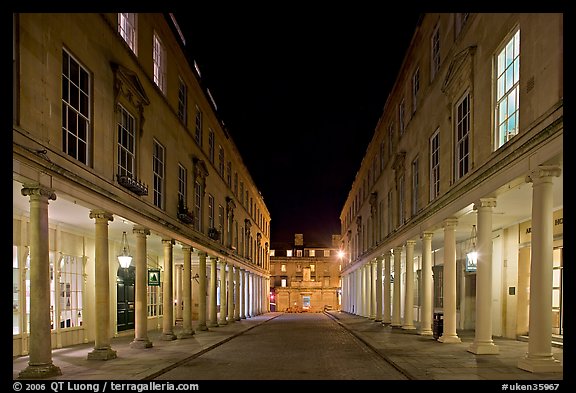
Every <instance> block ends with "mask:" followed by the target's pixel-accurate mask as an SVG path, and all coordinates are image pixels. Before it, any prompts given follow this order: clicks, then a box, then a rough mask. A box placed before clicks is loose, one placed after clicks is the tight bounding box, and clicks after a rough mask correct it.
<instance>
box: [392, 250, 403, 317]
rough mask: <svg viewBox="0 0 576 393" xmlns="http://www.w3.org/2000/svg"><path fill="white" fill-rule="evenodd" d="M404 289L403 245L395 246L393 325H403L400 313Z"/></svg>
mask: <svg viewBox="0 0 576 393" xmlns="http://www.w3.org/2000/svg"><path fill="white" fill-rule="evenodd" d="M401 289H402V246H399V247H395V248H394V305H393V307H392V327H394V328H399V327H402V317H401V315H400V303H401V296H400V295H401Z"/></svg>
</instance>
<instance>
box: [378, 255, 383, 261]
mask: <svg viewBox="0 0 576 393" xmlns="http://www.w3.org/2000/svg"><path fill="white" fill-rule="evenodd" d="M383 259H384V255H378V256H377V257H376V262H378V261H382V260H383Z"/></svg>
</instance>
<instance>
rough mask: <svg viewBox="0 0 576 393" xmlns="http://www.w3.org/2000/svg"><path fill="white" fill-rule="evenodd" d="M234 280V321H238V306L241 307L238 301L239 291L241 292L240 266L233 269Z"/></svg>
mask: <svg viewBox="0 0 576 393" xmlns="http://www.w3.org/2000/svg"><path fill="white" fill-rule="evenodd" d="M234 281H235V282H236V285H235V286H234V320H235V321H239V320H240V308H241V306H240V305H241V303H240V292H242V290H241V286H240V268H239V267H236V269H234Z"/></svg>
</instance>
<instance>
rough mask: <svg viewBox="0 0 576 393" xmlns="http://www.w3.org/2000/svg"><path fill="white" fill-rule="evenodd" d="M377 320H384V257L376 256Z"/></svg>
mask: <svg viewBox="0 0 576 393" xmlns="http://www.w3.org/2000/svg"><path fill="white" fill-rule="evenodd" d="M374 320H375V321H376V322H382V257H381V256H377V257H376V314H375V317H374Z"/></svg>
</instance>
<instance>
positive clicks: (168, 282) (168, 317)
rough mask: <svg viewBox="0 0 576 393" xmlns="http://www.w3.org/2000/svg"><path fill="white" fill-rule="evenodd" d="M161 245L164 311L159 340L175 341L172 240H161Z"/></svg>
mask: <svg viewBox="0 0 576 393" xmlns="http://www.w3.org/2000/svg"><path fill="white" fill-rule="evenodd" d="M162 244H163V245H164V281H163V282H162V285H163V291H162V296H163V302H162V308H163V309H164V315H163V317H162V335H161V336H160V339H161V340H166V341H170V340H175V339H176V335H175V334H174V299H173V292H172V263H173V261H172V246H173V245H174V240H171V239H163V240H162Z"/></svg>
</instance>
